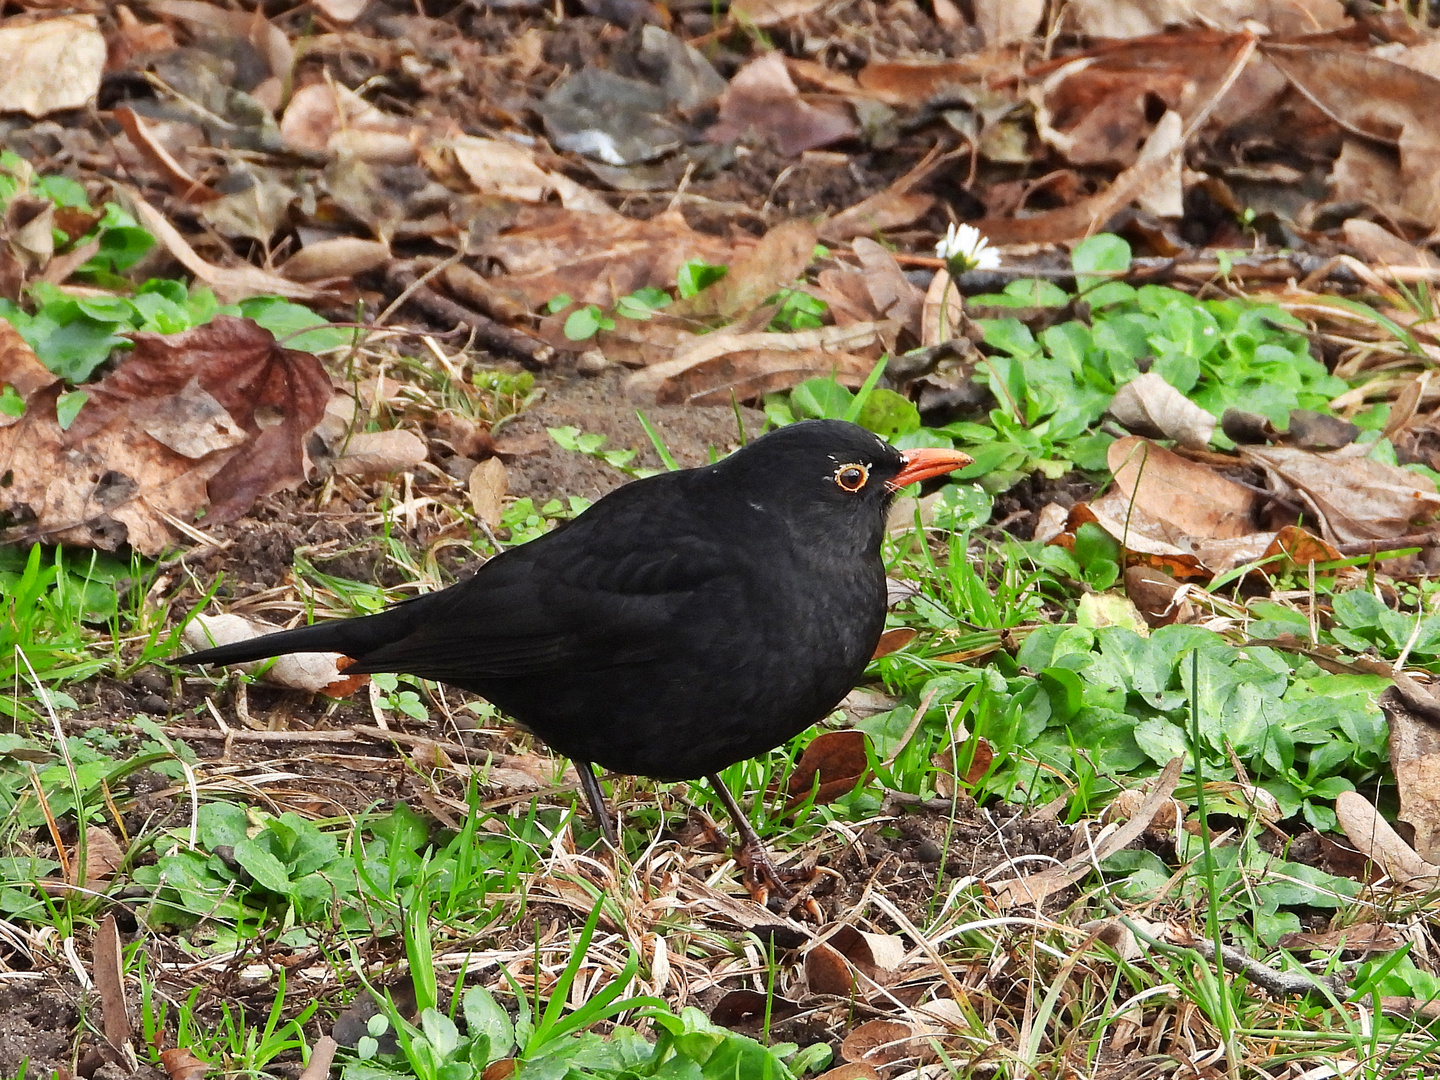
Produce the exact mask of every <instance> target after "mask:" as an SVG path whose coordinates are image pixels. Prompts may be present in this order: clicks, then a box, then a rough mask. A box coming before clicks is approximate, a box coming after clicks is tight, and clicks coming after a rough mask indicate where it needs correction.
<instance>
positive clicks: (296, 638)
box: [176, 604, 412, 664]
mask: <svg viewBox="0 0 1440 1080" xmlns="http://www.w3.org/2000/svg"><path fill="white" fill-rule="evenodd" d="M409 616H410V612H408V611H406V610H405V605H403V604H402V605H400V606H398V607H394V608H391V609H390V610H388V611H382V612H380V613H379V614H376V615H367V616H364V617H363V618H358V619H333V620H330V621H327V622H320V623H315V624H314V625H313V626H301V627H297V628H296V629H294V630H281V631H280V632H279V633H277V634H265V635H264V636H262V637H257V638H250V639H249V640H247V641H237V642H235V643H233V644H231V645H217V646H216V647H215V648H213V649H202V650H201V651H200V652H193V653H189V654H188V655H186V656H181V657H178V658H177V660H176V663H180V664H244V663H248V662H250V661H252V660H268V659H269V658H270V657H272V656H284V655H286V654H287V653H303V652H334V653H343V654H344V655H345V656H349V657H353V658H355V659H356V660H363V659H364V658H365V656H366V655H367V654H369V653H371V652H373V651H374V650H376V649H378V648H380V647H381V646H383V645H385V644H386V643H387V642H390V641H393V640H395V639H396V638H397V637H403V636H404V635H405V634H406V633H408V632H409V630H410V628H411V627H410V623H411V622H412V619H411V618H410V617H409Z"/></svg>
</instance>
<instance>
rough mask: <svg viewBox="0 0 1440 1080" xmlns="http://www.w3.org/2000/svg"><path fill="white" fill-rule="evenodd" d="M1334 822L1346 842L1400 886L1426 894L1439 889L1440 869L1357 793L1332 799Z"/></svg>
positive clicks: (1353, 792) (1347, 793)
mask: <svg viewBox="0 0 1440 1080" xmlns="http://www.w3.org/2000/svg"><path fill="white" fill-rule="evenodd" d="M1335 820H1336V822H1338V823H1339V825H1340V828H1341V830H1343V831H1344V833H1345V838H1346V839H1347V840H1349V841H1350V843H1351V844H1353V845H1354V846H1355V848H1356V849H1357V850H1358V851H1360V852H1361V853H1362V854H1364V855H1366V856H1367V857H1368V858H1369V859H1371V860H1372V861H1373V862H1374V863H1375V865H1376V866H1378V867H1379V868H1380V870H1381V871H1382V872H1383V873H1385V874H1387V875H1389V876H1390V877H1391V878H1393V879H1394V881H1395V882H1396V883H1397V884H1398V885H1401V886H1404V887H1406V888H1412V889H1419V890H1421V891H1424V892H1428V891H1430V890H1432V889H1434V888H1435V887H1436V886H1437V885H1440V866H1437V865H1435V864H1434V863H1432V862H1428V861H1427V860H1426V859H1424V858H1423V857H1422V856H1421V855H1420V854H1419V853H1418V852H1417V851H1416V850H1415V849H1414V848H1412V847H1411V846H1410V845H1409V844H1407V843H1406V842H1405V841H1404V839H1402V838H1401V836H1400V834H1399V833H1397V832H1396V831H1395V828H1394V826H1392V825H1391V824H1390V823H1389V822H1388V821H1386V820H1385V818H1384V817H1383V816H1382V815H1381V814H1380V811H1378V810H1376V809H1375V807H1374V806H1373V805H1372V804H1371V802H1370V800H1369V799H1367V798H1365V796H1364V795H1361V794H1360V793H1359V792H1358V791H1342V792H1341V793H1340V794H1339V795H1337V796H1336V797H1335Z"/></svg>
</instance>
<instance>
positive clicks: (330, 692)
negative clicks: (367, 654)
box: [182, 615, 370, 697]
mask: <svg viewBox="0 0 1440 1080" xmlns="http://www.w3.org/2000/svg"><path fill="white" fill-rule="evenodd" d="M279 629H280V627H278V626H271V625H269V624H268V623H260V622H252V621H251V620H249V619H244V618H241V617H240V616H239V615H196V616H195V618H194V619H192V620H191V621H190V623H189V625H188V626H186V627H185V631H184V634H183V635H182V638H183V640H184V642H185V644H186V646H187V647H189V648H191V649H196V650H199V649H208V648H210V647H211V646H214V645H231V644H234V643H235V642H237V641H249V640H250V639H252V638H257V637H260V636H261V635H262V634H272V633H274V632H275V631H276V630H279ZM340 660H341V654H339V653H291V654H290V655H289V656H281V657H277V658H276V659H275V660H273V661H271V660H257V661H256V662H254V663H252V664H239V665H237V666H238V667H239V668H240V669H241V670H242V671H262V669H263V671H262V674H261V678H263V679H264V680H265V681H266V682H269V683H274V684H275V685H276V686H285V687H289V688H290V689H292V690H304V691H307V692H308V693H312V694H325V695H326V696H328V697H344V696H345V695H347V694H350V693H352V692H354V691H355V690H357V689H358V688H359V687H361V686H364V685H365V684H366V683H367V682H369V681H370V676H368V675H345V674H343V673H342V671H341V669H340V667H339V666H338V662H339V661H340Z"/></svg>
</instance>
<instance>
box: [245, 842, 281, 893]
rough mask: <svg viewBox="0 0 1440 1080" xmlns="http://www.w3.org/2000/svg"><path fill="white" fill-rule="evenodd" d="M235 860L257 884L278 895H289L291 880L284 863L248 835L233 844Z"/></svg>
mask: <svg viewBox="0 0 1440 1080" xmlns="http://www.w3.org/2000/svg"><path fill="white" fill-rule="evenodd" d="M235 861H236V862H238V863H239V864H240V865H241V866H243V867H244V868H245V872H246V873H248V874H249V875H250V876H251V877H252V878H254V879H255V883H256V884H257V885H260V886H262V887H263V888H266V889H269V890H270V891H271V892H273V893H276V894H278V895H280V896H289V895H290V891H291V886H292V882H291V881H290V875H289V874H288V873H287V872H286V870H285V864H284V863H282V862H281V861H280V860H279V859H277V858H276V857H275V856H274V855H272V854H271V853H270V852H269V851H267V850H266V849H265V848H263V847H261V846H260V845H259V844H258V843H256V842H255V841H254V840H252V839H250V838H249V837H247V838H245V839H244V840H241V841H240V842H239V843H238V844H236V845H235Z"/></svg>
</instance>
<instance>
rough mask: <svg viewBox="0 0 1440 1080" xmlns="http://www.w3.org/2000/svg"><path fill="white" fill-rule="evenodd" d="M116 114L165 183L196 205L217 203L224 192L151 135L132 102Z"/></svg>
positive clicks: (121, 124) (117, 110)
mask: <svg viewBox="0 0 1440 1080" xmlns="http://www.w3.org/2000/svg"><path fill="white" fill-rule="evenodd" d="M114 116H115V120H116V122H117V123H118V124H119V125H120V127H121V129H122V130H123V131H124V132H125V135H126V136H127V137H128V138H129V140H130V143H131V145H133V146H134V147H135V149H136V150H138V151H140V153H141V154H143V155H144V157H145V160H146V161H148V162H149V163H150V165H151V166H153V167H154V168H155V170H156V171H157V172H159V173H160V175H161V176H163V177H164V178H165V183H166V184H168V185H169V187H170V191H171V192H172V193H173V194H175V195H176V196H178V197H179V198H181V199H184V200H185V201H186V202H190V203H194V204H196V205H199V204H201V203H208V202H214V201H215V200H217V199H219V198H220V197H221V195H220V192H218V191H216V190H215V189H214V188H212V187H210V186H209V185H208V184H205V183H203V182H202V181H200V180H197V179H196V178H195V177H194V176H192V175H191V174H190V171H189V170H188V169H186V168H185V166H184V165H182V164H180V162H178V161H176V160H175V157H174V155H173V154H171V153H170V151H169V150H167V149H166V148H165V145H164V143H162V142H161V141H160V140H159V139H157V138H155V137H154V136H153V135H152V134H151V131H150V125H149V124H148V123H147V122H146V121H145V120H144V119H143V118H142V117H141V116H140V115H139V114H138V113H137V112H135V110H134V109H132V108H130V107H129V106H128V105H117V106H115V109H114Z"/></svg>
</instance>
